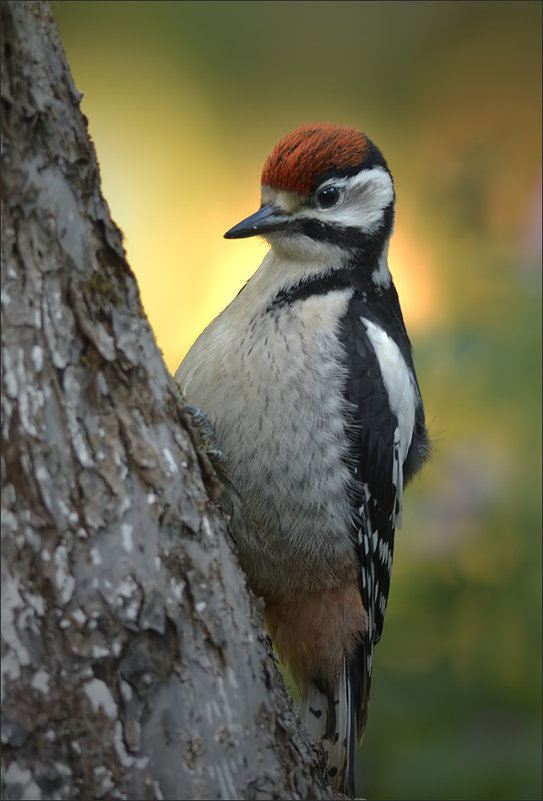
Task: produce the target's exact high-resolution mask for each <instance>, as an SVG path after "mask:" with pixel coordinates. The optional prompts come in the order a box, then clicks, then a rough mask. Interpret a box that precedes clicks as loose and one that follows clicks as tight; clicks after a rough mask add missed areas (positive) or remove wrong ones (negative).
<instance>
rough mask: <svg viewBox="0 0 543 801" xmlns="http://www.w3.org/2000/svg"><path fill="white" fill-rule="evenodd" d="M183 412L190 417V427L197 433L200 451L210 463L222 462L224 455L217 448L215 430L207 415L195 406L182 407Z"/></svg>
mask: <svg viewBox="0 0 543 801" xmlns="http://www.w3.org/2000/svg"><path fill="white" fill-rule="evenodd" d="M183 411H184V412H186V413H187V414H188V415H189V416H190V419H191V425H192V427H193V428H195V429H196V430H197V432H198V435H199V436H198V439H199V448H200V450H203V451H204V452H205V454H206V456H208V457H209V458H210V459H211V461H212V462H215V463H220V462H224V461H225V458H224V454H223V452H222V451H221V449H220V448H219V446H218V443H217V436H216V434H215V429H214V428H213V425H212V424H211V420H210V419H209V417H208V416H207V414H206V413H205V412H204V411H203V410H202V409H198V408H196V406H184V407H183Z"/></svg>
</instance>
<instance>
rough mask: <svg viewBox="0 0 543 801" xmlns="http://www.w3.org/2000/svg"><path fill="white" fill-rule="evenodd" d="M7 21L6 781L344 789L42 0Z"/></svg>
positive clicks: (161, 794) (18, 790)
mask: <svg viewBox="0 0 543 801" xmlns="http://www.w3.org/2000/svg"><path fill="white" fill-rule="evenodd" d="M2 28H3V37H2V130H3V156H2V199H3V216H2V314H3V329H2V379H3V384H2V657H3V658H2V789H3V797H4V798H6V799H15V798H25V799H40V798H57V799H89V798H97V799H102V798H134V799H136V798H137V799H139V798H142V799H143V798H145V799H152V798H156V799H160V798H171V799H184V798H194V799H203V798H206V799H214V798H217V799H218V798H223V799H224V798H262V799H264V798H312V799H313V798H331V797H334V793H333V792H332V791H331V790H330V789H329V788H328V787H327V786H326V785H325V784H324V783H323V780H322V778H321V774H320V771H319V768H318V764H317V759H316V756H315V753H314V751H313V750H312V747H311V745H310V744H309V742H308V740H307V738H306V735H305V733H304V730H303V727H301V725H300V722H299V719H298V717H297V714H296V711H295V709H294V707H293V705H292V702H291V701H290V699H289V697H288V694H287V693H286V691H285V689H284V685H283V682H282V679H281V677H280V675H279V674H278V672H277V670H276V667H275V664H274V662H273V657H272V655H271V652H270V646H269V640H268V638H267V636H266V634H265V633H264V631H263V629H262V625H261V618H260V615H259V612H258V605H257V604H256V605H255V603H254V599H252V598H251V597H250V595H249V593H248V592H247V590H246V588H245V582H244V578H243V576H242V574H241V573H240V571H239V568H238V566H237V563H236V561H235V559H234V557H233V555H232V552H231V550H230V547H229V544H228V541H227V538H226V532H225V525H224V521H223V520H222V518H221V517H220V515H219V513H218V511H217V508H216V505H215V504H214V502H213V501H214V499H215V497H216V493H217V482H216V479H215V478H214V475H213V473H212V470H211V468H210V466H209V464H208V463H207V461H206V459H205V457H202V456H198V455H197V454H196V453H195V451H194V448H193V445H192V441H191V437H190V435H189V433H188V430H187V423H186V420H185V418H184V416H183V415H182V413H181V407H180V402H179V398H178V396H177V393H176V389H175V386H174V384H173V381H172V379H171V377H170V375H169V374H168V372H167V370H166V368H165V366H164V364H163V361H162V358H161V355H160V353H159V351H158V349H157V347H156V345H155V341H154V338H153V334H152V331H151V329H150V326H149V324H148V322H147V320H146V318H145V314H144V312H143V309H142V306H141V302H140V297H139V293H138V288H137V284H136V281H135V279H134V276H133V275H132V273H131V271H130V268H129V266H128V264H127V262H126V260H125V253H124V250H123V245H122V238H121V235H120V233H119V230H118V229H117V228H116V226H115V225H114V223H113V222H112V221H111V219H110V216H109V210H108V207H107V205H106V203H105V201H104V200H103V198H102V196H101V192H100V180H99V170H98V165H97V161H96V156H95V153H94V149H93V147H92V144H91V142H90V140H89V137H88V133H87V128H86V121H85V118H84V117H83V115H82V114H81V112H80V110H79V100H80V95H79V93H78V92H77V90H76V88H75V87H74V85H73V82H72V78H71V75H70V72H69V68H68V66H67V63H66V59H65V55H64V52H63V50H62V46H61V44H60V42H59V39H58V35H57V32H56V28H55V26H54V22H53V19H52V14H51V9H50V7H49V4H48V3H45V2H34V1H29V2H9V3H2ZM142 191H144V190H142Z"/></svg>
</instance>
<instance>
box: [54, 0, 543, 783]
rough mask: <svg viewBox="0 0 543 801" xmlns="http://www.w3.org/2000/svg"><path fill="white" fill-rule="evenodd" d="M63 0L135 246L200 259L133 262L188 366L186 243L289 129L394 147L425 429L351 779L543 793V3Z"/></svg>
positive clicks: (233, 200)
mask: <svg viewBox="0 0 543 801" xmlns="http://www.w3.org/2000/svg"><path fill="white" fill-rule="evenodd" d="M53 9H54V13H55V17H56V19H57V22H58V25H59V28H60V33H61V37H62V40H63V43H64V46H65V48H66V51H67V54H68V59H69V61H70V64H71V67H72V71H73V73H74V77H75V81H76V85H77V86H78V88H79V89H80V90H82V91H83V92H84V94H85V99H84V101H83V110H84V111H85V112H86V114H87V115H88V117H89V124H90V130H91V133H92V134H93V136H94V138H95V141H96V146H97V150H98V157H99V159H100V160H101V162H102V172H103V177H104V183H105V193H106V196H107V198H108V200H109V202H110V205H111V206H112V212H113V216H114V218H115V219H116V220H117V221H118V222H119V224H120V225H121V227H123V228H124V229H125V231H126V235H127V247H128V253H129V257H130V258H131V260H132V262H133V263H136V262H137V260H138V255H141V251H142V248H143V245H141V246H140V245H139V244H138V243H139V242H140V241H141V240H140V239H138V236H141V235H142V230H143V231H144V232H145V235H146V236H147V238H148V239H149V241H150V242H151V245H150V247H151V252H156V253H158V252H159V245H160V247H161V248H162V249H163V251H168V252H175V253H176V254H178V256H176V258H178V261H179V265H180V266H179V270H180V271H181V270H182V269H184V272H183V274H182V276H181V277H182V281H183V287H184V288H185V290H184V291H183V292H181V291H178V290H176V289H173V288H172V287H173V281H174V280H175V275H174V273H175V271H170V272H168V271H167V270H166V269H165V268H164V269H163V262H162V258H158V257H157V258H156V259H151V260H150V259H149V257H147V256H146V258H145V260H144V261H145V262H146V263H147V264H148V265H149V262H150V261H151V265H150V266H151V267H152V276H151V278H150V279H149V278H148V277H147V276H146V275H145V276H144V274H143V268H142V273H141V274H140V273H138V275H139V277H140V284H141V287H142V294H143V301H144V304H145V305H146V307H147V309H148V312H149V314H150V318H151V322H152V324H153V325H154V326H155V330H156V331H157V336H158V338H159V343H160V344H161V346H162V347H163V349H164V351H165V353H166V354H167V358H168V359H169V363H170V367H171V369H172V370H173V369H175V366H176V363H177V362H178V361H179V360H180V358H181V356H182V355H183V354H182V352H179V348H180V347H181V346H180V345H179V344H178V343H177V340H176V343H175V346H173V345H172V343H173V340H174V337H175V336H176V333H175V330H176V329H184V328H186V326H184V320H185V312H184V311H183V309H184V308H185V307H184V306H183V305H182V304H183V303H186V304H187V308H188V306H198V305H199V303H200V302H202V303H203V302H204V299H205V297H204V296H205V293H206V286H207V284H208V283H210V284H212V283H213V282H212V281H211V282H208V281H207V279H206V277H205V269H206V265H205V264H202V265H201V266H200V265H196V267H194V264H195V262H192V261H191V259H192V258H194V259H196V258H197V256H196V255H195V256H190V258H189V257H188V255H187V254H189V252H190V253H191V254H192V253H195V252H199V250H202V249H203V248H204V244H205V240H206V239H215V238H217V240H218V239H219V238H220V237H221V235H222V233H223V231H224V230H226V229H227V228H228V227H230V226H231V225H232V224H234V223H235V222H237V221H238V220H239V219H241V217H242V216H245V215H246V214H248V213H250V212H251V211H252V210H253V209H254V208H256V205H255V204H257V202H258V200H257V198H258V192H257V190H258V186H257V184H258V176H259V171H260V169H261V165H262V163H263V161H264V158H265V156H266V155H267V153H268V152H269V151H270V149H271V148H272V147H273V145H274V144H275V142H276V141H277V140H278V139H279V138H280V137H281V136H283V135H284V134H285V133H287V132H288V131H290V130H292V129H293V128H295V127H296V126H297V125H299V124H301V123H302V122H311V121H314V120H321V121H325V120H327V121H331V122H339V123H345V124H354V125H357V126H358V127H360V128H361V129H362V130H365V131H366V132H367V133H368V134H369V135H370V136H371V138H372V139H374V141H375V142H376V143H377V144H378V145H379V147H380V148H381V149H382V150H383V152H384V153H385V155H386V157H387V159H388V161H389V164H390V166H391V169H392V172H393V174H394V176H395V181H396V187H397V191H398V236H400V237H401V236H403V237H404V240H405V241H407V242H409V247H410V252H411V255H412V257H411V261H412V262H413V265H412V266H411V267H410V272H409V274H408V277H407V282H408V283H407V288H410V289H411V291H412V293H413V294H414V299H415V303H414V305H413V304H412V308H413V309H414V311H413V314H412V317H413V319H412V322H411V324H410V325H409V328H410V332H411V334H412V339H413V342H414V345H415V357H416V364H417V370H418V374H419V378H420V383H421V387H422V391H423V395H424V398H425V403H426V407H427V414H428V419H429V425H430V429H431V433H432V437H433V440H434V452H433V460H432V462H431V463H430V465H429V466H428V467H427V468H426V470H425V472H424V475H423V476H422V478H421V479H420V480H417V481H416V483H415V485H414V486H413V487H412V488H410V490H409V491H408V492H407V494H406V499H405V511H404V524H403V528H402V530H401V531H400V532H399V534H398V537H397V549H396V554H395V571H394V577H393V586H392V591H391V597H390V602H389V610H388V615H387V621H386V625H385V631H384V636H383V639H382V642H381V643H380V645H379V647H378V649H377V653H376V660H375V678H374V686H373V694H372V702H371V708H370V718H369V725H368V730H367V734H366V737H365V740H364V744H363V747H362V749H361V755H360V759H359V787H358V792H359V794H362V795H363V796H364V797H366V798H371V799H379V798H382V799H385V798H405V799H426V798H427V799H538V798H541V792H542V788H541V745H542V744H541V411H540V410H541V291H540V287H541V282H540V259H541V249H540V215H541V201H540V198H541V158H540V147H541V146H540V137H541V102H540V93H541V78H540V69H541V33H540V31H541V4H540V3H539V2H520V1H519V2H399V3H398V2H386V3H384V2H258V3H253V2H179V3H178V2H138V3H134V2H68V1H64V2H56V3H53ZM172 109H174V110H175V112H176V116H175V121H174V123H172V122H171V119H170V117H169V116H168V115H169V114H170V113H171V111H172ZM137 137H140V138H139V139H138V138H137ZM172 142H173V144H172ZM161 156H164V162H162V161H160V158H161ZM164 163H166V164H167V165H170V167H171V170H172V171H173V172H174V173H175V180H174V181H172V182H171V183H169V176H168V174H167V172H168V168H167V167H164ZM179 165H180V166H179ZM116 169H117V173H116V172H115V170H116ZM111 176H114V177H113V178H112V177H111ZM115 176H116V177H115ZM157 176H158V179H159V180H158V183H156V180H157ZM108 181H109V182H110V184H109V186H110V188H111V191H110V188H108ZM153 181H155V183H152V182H153ZM119 185H120V186H121V189H119ZM121 190H122V191H121ZM153 193H154V194H153ZM237 193H242V196H243V200H242V201H240V200H238V194H237ZM243 193H244V194H243ZM176 202H179V203H181V204H184V205H182V208H181V211H180V212H179V213H177V212H175V213H172V210H174V209H176V208H177V207H176V206H175V203H176ZM138 213H141V215H142V216H141V221H140V222H139V224H138V225H136V226H135V228H139V231H137V230H135V228H134V229H132V228H131V227H130V226H131V225H132V224H133V223H132V222H130V224H129V222H128V220H129V219H130V220H132V216H133V215H134V214H135V215H136V218H137V214H138ZM190 215H194V216H190ZM187 220H190V221H191V222H190V225H189V224H188V223H187ZM198 221H199V223H198V224H200V223H201V227H200V228H198V225H197V222H198ZM132 231H133V232H132ZM200 243H201V244H200ZM221 246H222V245H221ZM176 248H177V249H178V250H175V249H176ZM190 248H193V250H190ZM194 248H196V250H194ZM161 252H162V251H161ZM224 252H225V253H226V251H224ZM229 252H232V251H229ZM237 252H239V253H241V250H239V251H237ZM419 253H420V254H421V263H422V261H424V262H425V265H426V269H425V270H422V269H421V270H419V269H418V267H417V259H418V254H419ZM164 258H165V257H164ZM410 263H411V262H410ZM253 267H256V263H255V264H254V265H253ZM228 291H231V290H228ZM232 291H233V290H232ZM406 291H407V290H406ZM153 292H162V293H163V294H162V295H161V296H160V299H159V301H158V305H157V306H156V307H155V306H153V303H155V302H156V301H155V299H154V297H155V296H154V295H153ZM418 295H420V303H419V307H417V305H416V300H417V296H418ZM171 296H174V297H175V300H176V304H177V305H176V306H175V307H174V308H173V309H172V310H171V311H170V310H169V308H170V307H168V306H167V300H169V297H171ZM228 300H229V297H228V296H225V297H223V298H222V299H221V305H220V306H219V308H218V309H217V311H218V310H219V309H220V307H222V306H224V305H225V304H226V302H227V301H228ZM415 312H416V313H415ZM186 314H187V315H188V311H187V312H186ZM406 316H408V315H406ZM161 318H164V319H165V320H166V319H167V321H168V322H169V324H170V328H169V329H168V328H165V329H162V328H160V324H161V322H162V320H161ZM187 319H188V318H187ZM206 322H207V320H203V321H202V323H201V326H200V327H203V325H204V324H205V323H206ZM408 324H409V316H408ZM199 325H200V323H199ZM159 329H160V333H159ZM197 333H198V330H195V331H192V330H190V331H189V330H188V329H187V331H186V336H187V337H190V339H194V337H195V336H196V334H197ZM186 344H187V345H188V344H190V341H188V342H187V343H186ZM170 346H172V352H173V353H174V355H172V356H171V358H170V357H169V356H168V353H169V350H168V348H169V347H170ZM183 347H185V344H184V345H183Z"/></svg>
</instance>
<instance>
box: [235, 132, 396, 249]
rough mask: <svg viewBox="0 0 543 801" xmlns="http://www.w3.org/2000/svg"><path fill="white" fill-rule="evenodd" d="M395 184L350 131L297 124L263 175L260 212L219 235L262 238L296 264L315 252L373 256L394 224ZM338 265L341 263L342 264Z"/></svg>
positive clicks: (372, 149)
mask: <svg viewBox="0 0 543 801" xmlns="http://www.w3.org/2000/svg"><path fill="white" fill-rule="evenodd" d="M394 199H395V196H394V184H393V181H392V176H391V174H390V172H389V170H388V167H387V164H386V161H385V159H384V158H383V156H382V154H381V152H380V151H379V150H378V148H377V147H376V146H375V145H374V144H373V143H372V142H371V141H370V140H369V139H368V137H367V136H366V135H365V134H363V133H360V132H359V131H357V130H356V129H355V128H349V127H342V126H339V125H330V124H328V123H324V124H319V123H315V124H312V125H303V126H301V127H300V128H297V129H296V130H295V131H293V132H292V133H290V134H288V135H287V136H285V137H284V138H283V139H281V141H280V142H279V143H278V144H277V145H276V146H275V148H274V150H273V152H272V153H271V155H270V156H268V158H267V160H266V163H265V164H264V169H263V171H262V196H261V200H262V202H261V206H260V209H259V210H258V211H257V212H256V213H255V214H252V215H251V216H250V217H247V218H246V219H245V220H242V222H240V223H238V224H237V225H235V226H234V227H233V228H231V229H230V230H229V231H227V233H226V234H225V237H226V238H227V239H241V238H244V237H249V236H262V237H264V238H265V239H267V240H268V241H269V243H270V244H271V246H272V248H275V249H278V250H281V251H282V253H284V254H285V255H288V254H289V253H290V254H292V255H293V256H295V257H296V258H297V259H300V258H301V259H303V258H304V256H305V257H306V258H309V259H311V258H315V255H316V253H317V251H318V252H319V253H320V254H321V255H324V254H327V255H326V256H325V258H330V252H331V251H333V252H334V258H335V259H336V260H337V258H338V250H339V251H340V253H341V254H342V255H343V256H344V257H345V256H347V255H348V254H352V252H353V251H363V252H365V253H370V252H371V253H378V252H379V251H380V250H382V249H383V246H384V245H385V243H386V242H387V241H388V239H389V237H390V235H391V233H392V226H393V220H394ZM343 260H344V259H343Z"/></svg>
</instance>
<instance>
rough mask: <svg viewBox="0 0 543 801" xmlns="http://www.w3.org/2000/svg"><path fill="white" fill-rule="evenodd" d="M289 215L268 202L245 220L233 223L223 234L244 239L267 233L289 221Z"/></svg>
mask: <svg viewBox="0 0 543 801" xmlns="http://www.w3.org/2000/svg"><path fill="white" fill-rule="evenodd" d="M290 219H291V218H290V215H289V214H285V212H284V211H281V210H280V209H278V208H277V207H276V206H273V205H271V204H268V205H266V206H262V207H261V208H259V210H258V211H257V212H256V213H255V214H251V216H250V217H247V218H246V219H245V220H242V221H241V222H240V223H238V224H237V225H234V227H233V228H231V229H230V230H229V231H227V232H226V233H225V235H224V238H225V239H245V238H246V237H248V236H258V235H259V234H268V233H271V231H279V230H280V229H281V228H284V227H285V226H286V225H287V224H288V223H289V222H290Z"/></svg>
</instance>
